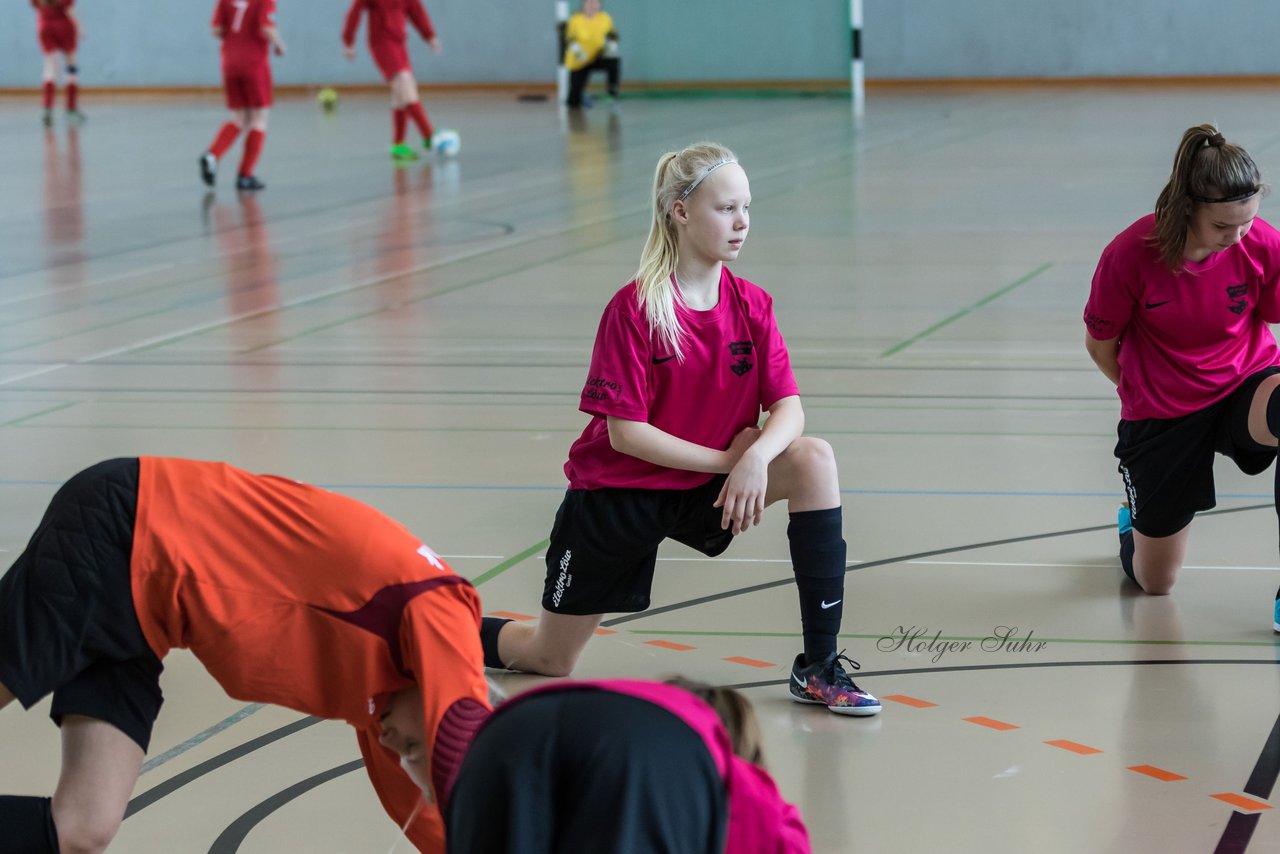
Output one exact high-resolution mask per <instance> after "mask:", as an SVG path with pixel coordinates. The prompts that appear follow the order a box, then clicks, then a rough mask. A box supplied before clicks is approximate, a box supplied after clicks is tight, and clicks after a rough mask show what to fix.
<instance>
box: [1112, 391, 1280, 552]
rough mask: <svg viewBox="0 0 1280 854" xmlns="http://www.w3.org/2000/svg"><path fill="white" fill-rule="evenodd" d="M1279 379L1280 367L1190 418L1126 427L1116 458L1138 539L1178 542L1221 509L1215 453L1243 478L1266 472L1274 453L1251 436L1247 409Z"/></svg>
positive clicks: (1118, 430)
mask: <svg viewBox="0 0 1280 854" xmlns="http://www.w3.org/2000/svg"><path fill="white" fill-rule="evenodd" d="M1277 373H1280V366H1275V367H1270V368H1265V369H1263V370H1261V371H1258V372H1257V373H1255V374H1251V375H1250V376H1249V377H1248V378H1247V379H1246V380H1245V381H1244V382H1243V383H1241V384H1240V385H1239V387H1238V388H1236V390H1235V391H1233V392H1231V394H1229V395H1227V396H1226V397H1225V398H1223V399H1222V400H1220V401H1218V402H1217V403H1215V404H1212V405H1211V406H1207V407H1205V408H1204V409H1201V410H1200V411H1199V412H1193V413H1191V414H1190V415H1183V416H1181V417H1179V418H1148V419H1144V420H1141V421H1123V420H1122V421H1121V422H1120V425H1119V427H1117V428H1116V433H1117V435H1118V436H1119V441H1118V442H1117V443H1116V451H1115V454H1116V458H1117V459H1119V460H1120V465H1119V466H1118V469H1119V471H1120V476H1121V477H1122V478H1124V488H1125V492H1126V493H1127V495H1128V498H1129V506H1130V508H1131V509H1132V511H1133V527H1134V528H1135V529H1137V531H1138V532H1139V533H1141V534H1143V535H1145V536H1148V537H1167V536H1170V535H1171V534H1176V533H1177V532H1178V531H1181V530H1182V529H1183V528H1185V527H1186V526H1187V525H1188V524H1190V523H1191V519H1192V518H1193V517H1194V516H1195V514H1196V513H1198V512H1200V511H1202V510H1209V509H1211V508H1213V507H1214V505H1215V504H1217V496H1216V494H1215V492H1214V485H1213V455H1214V453H1215V452H1217V453H1219V454H1222V455H1224V456H1227V457H1230V458H1231V459H1232V461H1233V462H1235V464H1236V466H1238V467H1239V469H1240V470H1241V471H1242V472H1244V473H1245V474H1249V475H1254V474H1259V473H1261V472H1263V471H1266V469H1267V467H1268V466H1269V465H1271V463H1272V461H1274V460H1275V458H1276V449H1275V448H1272V447H1268V446H1266V445H1259V444H1258V443H1257V442H1255V441H1254V440H1253V439H1252V437H1250V436H1249V408H1250V406H1251V405H1252V403H1253V395H1254V393H1255V392H1256V391H1257V390H1258V386H1259V385H1260V384H1261V383H1262V381H1263V380H1264V379H1266V378H1267V377H1269V376H1272V375H1273V374H1277Z"/></svg>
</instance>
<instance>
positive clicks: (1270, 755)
mask: <svg viewBox="0 0 1280 854" xmlns="http://www.w3.org/2000/svg"><path fill="white" fill-rule="evenodd" d="M1161 664H1265V665H1271V666H1272V667H1275V666H1280V659H1275V658H1244V659H1237V658H1199V659H1197V658H1189V659H1187V658H1184V659H1150V658H1148V659H1131V660H1128V661H1041V662H1023V663H1019V664H974V665H957V666H952V667H919V668H906V669H904V670H877V671H869V672H867V673H862V672H859V673H858V678H859V679H861V678H864V677H867V676H903V675H909V674H916V673H960V672H968V671H974V670H1019V669H1029V668H1034V667H1118V666H1151V665H1161ZM786 684H788V680H786V679H770V680H767V681H765V682H742V683H740V684H737V685H727V686H725V687H727V688H733V689H734V690H737V691H742V690H745V689H747V688H767V687H776V686H780V685H786ZM1278 777H1280V718H1276V722H1275V724H1274V725H1273V726H1272V727H1271V734H1270V735H1269V736H1267V741H1266V743H1265V744H1264V745H1263V747H1262V753H1261V755H1259V756H1258V761H1257V762H1256V763H1255V764H1254V766H1253V773H1252V774H1250V775H1249V781H1248V782H1247V783H1245V786H1244V789H1243V790H1242V791H1243V792H1244V793H1245V794H1247V795H1253V796H1254V797H1256V798H1262V799H1264V800H1267V799H1269V798H1270V797H1271V791H1272V789H1273V788H1275V784H1276V779H1277V778H1278ZM1261 818H1262V813H1251V814H1247V815H1246V814H1245V813H1242V812H1240V811H1238V810H1237V811H1235V812H1233V813H1232V814H1231V818H1230V819H1228V821H1227V826H1226V827H1225V828H1224V829H1223V831H1222V838H1221V839H1219V840H1218V846H1217V847H1216V848H1214V849H1213V851H1214V854H1244V852H1245V850H1246V849H1248V847H1249V841H1250V840H1251V839H1252V838H1253V831H1254V830H1255V829H1256V828H1257V826H1258V822H1259V821H1260V820H1261Z"/></svg>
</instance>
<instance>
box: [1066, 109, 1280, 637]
mask: <svg viewBox="0 0 1280 854" xmlns="http://www.w3.org/2000/svg"><path fill="white" fill-rule="evenodd" d="M1265 192H1266V187H1265V186H1264V185H1263V183H1262V179H1261V177H1260V175H1259V173H1258V167H1257V166H1256V165H1255V164H1254V162H1253V159H1252V158H1250V157H1249V154H1248V153H1247V152H1246V151H1245V150H1244V149H1243V148H1241V147H1240V146H1238V145H1235V144H1233V143H1229V142H1227V140H1226V139H1225V138H1224V137H1223V135H1222V134H1221V133H1219V132H1218V129H1217V128H1216V127H1214V126H1213V125H1208V124H1205V125H1199V126H1197V127H1193V128H1190V129H1189V130H1187V131H1186V133H1184V134H1183V136H1182V142H1181V144H1180V145H1179V146H1178V151H1177V154H1176V155H1175V157H1174V161H1173V173H1172V174H1171V175H1170V177H1169V182H1168V184H1166V185H1165V188H1164V190H1163V191H1161V193H1160V196H1159V198H1158V199H1156V207H1155V213H1153V214H1148V215H1147V216H1145V217H1143V218H1142V219H1140V220H1138V221H1137V222H1135V223H1134V224H1133V225H1131V226H1129V227H1128V228H1127V229H1125V230H1124V231H1123V232H1121V233H1120V234H1119V235H1118V236H1117V237H1116V238H1115V239H1114V240H1113V241H1111V244H1110V245H1109V246H1107V248H1106V250H1105V251H1104V252H1103V253H1102V259H1101V260H1100V261H1099V262H1098V269H1097V272H1095V273H1094V276H1093V287H1092V290H1091V291H1090V294H1089V301H1088V304H1087V305H1086V306H1085V311H1084V322H1085V327H1086V329H1087V330H1088V334H1087V335H1086V336H1085V348H1086V349H1087V350H1088V352H1089V355H1090V356H1091V357H1092V358H1093V361H1094V362H1095V363H1096V364H1097V365H1098V368H1099V370H1101V371H1102V373H1103V374H1105V375H1106V377H1107V379H1109V380H1111V382H1113V383H1115V384H1116V387H1117V389H1118V391H1119V395H1120V419H1121V420H1120V425H1119V427H1118V429H1117V433H1118V436H1119V441H1118V443H1117V444H1116V450H1115V453H1116V457H1117V458H1118V459H1119V460H1120V465H1119V470H1120V475H1121V476H1122V477H1123V479H1124V486H1125V491H1126V493H1127V498H1128V503H1127V505H1126V506H1124V507H1121V509H1120V518H1119V523H1120V561H1121V566H1122V567H1123V568H1124V571H1125V574H1126V575H1128V576H1129V578H1131V579H1133V580H1134V581H1135V582H1136V583H1137V584H1138V586H1140V587H1141V588H1142V589H1143V590H1144V591H1146V592H1147V593H1151V594H1155V595H1164V594H1167V593H1169V591H1170V590H1171V589H1172V588H1173V584H1174V581H1175V579H1176V578H1177V574H1178V570H1179V569H1180V568H1181V567H1182V562H1183V558H1184V557H1185V555H1186V550H1187V536H1188V533H1189V531H1190V524H1191V519H1192V518H1193V517H1194V516H1195V514H1196V513H1197V512H1198V511H1201V510H1208V509H1209V508H1211V507H1213V506H1214V504H1215V503H1216V497H1215V494H1214V486H1213V460H1214V453H1215V452H1217V453H1220V454H1224V455H1226V456H1228V457H1230V458H1231V459H1232V461H1234V462H1235V464H1236V465H1237V466H1238V467H1239V468H1240V470H1241V471H1243V472H1245V473H1246V474H1259V473H1261V472H1262V471H1265V470H1266V468H1267V466H1269V465H1271V462H1272V460H1274V459H1275V457H1276V445H1277V439H1276V437H1277V436H1280V395H1277V394H1275V391H1276V388H1277V387H1278V386H1280V348H1278V347H1277V346H1276V339H1275V336H1274V335H1273V334H1272V332H1271V329H1270V327H1269V324H1272V323H1276V322H1280V233H1278V232H1277V231H1276V229H1275V228H1273V227H1272V226H1271V225H1270V224H1269V223H1267V222H1265V221H1264V220H1262V219H1261V218H1259V217H1258V204H1259V201H1260V199H1261V198H1262V196H1263V194H1264V193H1265ZM1277 477H1278V478H1280V471H1278V472H1277ZM1276 494H1277V496H1280V479H1278V480H1277V483H1276ZM1275 629H1276V630H1277V631H1280V595H1278V596H1277V599H1276V611H1275Z"/></svg>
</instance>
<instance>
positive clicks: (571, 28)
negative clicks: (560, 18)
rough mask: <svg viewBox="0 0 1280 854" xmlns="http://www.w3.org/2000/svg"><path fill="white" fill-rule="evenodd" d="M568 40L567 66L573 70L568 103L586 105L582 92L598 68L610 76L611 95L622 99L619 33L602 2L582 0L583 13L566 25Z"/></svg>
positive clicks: (570, 70)
mask: <svg viewBox="0 0 1280 854" xmlns="http://www.w3.org/2000/svg"><path fill="white" fill-rule="evenodd" d="M564 39H565V51H564V65H565V68H567V69H569V99H568V100H567V101H566V102H565V103H566V104H567V105H568V106H570V107H581V106H583V98H582V90H583V89H585V88H586V85H587V78H588V77H590V76H591V72H592V71H594V70H596V69H600V70H603V71H604V72H605V74H607V75H608V78H609V96H610V97H612V98H616V97H618V74H619V60H618V31H617V30H615V29H614V28H613V19H612V18H610V17H609V14H608V13H607V12H602V11H600V0H582V9H581V11H579V12H577V13H575V14H573V15H571V16H570V17H569V22H568V24H566V25H565V31H564ZM589 105H590V102H588V106H589Z"/></svg>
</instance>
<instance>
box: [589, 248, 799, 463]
mask: <svg viewBox="0 0 1280 854" xmlns="http://www.w3.org/2000/svg"><path fill="white" fill-rule="evenodd" d="M676 312H677V315H678V316H679V318H680V325H681V327H683V329H684V330H685V338H684V343H683V345H682V346H683V349H684V361H681V360H680V359H678V358H676V355H675V353H673V352H671V351H670V350H669V349H668V348H667V347H666V345H664V344H662V343H660V342H658V341H656V340H655V339H654V337H653V336H651V335H650V334H649V325H648V322H647V321H646V320H645V316H644V312H643V311H642V310H641V308H640V305H639V302H638V300H637V298H636V283H635V282H634V281H633V282H630V283H629V284H627V285H626V286H625V287H624V288H622V290H620V291H618V292H617V293H616V294H614V297H613V299H612V300H610V301H609V305H608V307H606V308H605V310H604V317H602V318H601V319H600V328H599V330H597V332H596V343H595V348H594V350H593V351H592V353H591V368H590V370H589V371H588V373H587V382H586V385H585V386H584V387H583V389H582V398H581V403H580V404H579V407H578V408H579V409H581V410H582V411H583V412H585V413H587V414H588V415H592V416H594V417H593V418H592V419H591V423H590V424H588V425H587V428H586V430H584V431H583V432H582V435H581V436H580V437H578V440H577V441H576V442H574V443H573V446H572V447H571V448H570V449H569V461H568V462H566V463H565V466H564V472H565V474H566V475H567V476H568V478H569V487H570V488H571V489H599V488H601V487H638V488H642V489H691V488H693V487H696V486H700V485H702V484H704V483H706V482H707V481H708V480H710V479H711V475H710V474H707V473H705V472H695V471H683V470H681V469H671V468H666V467H664V466H659V465H655V464H653V463H650V462H645V461H644V460H642V459H639V458H638V457H632V456H629V455H627V454H623V453H620V452H618V451H615V450H614V449H613V447H612V446H611V445H610V444H609V425H608V422H607V421H606V418H607V417H608V416H613V417H615V418H623V419H626V420H628V421H646V422H648V423H650V424H652V425H653V426H655V427H657V428H658V429H659V430H663V431H664V432H667V433H670V434H671V435H673V436H676V437H678V438H680V439H684V440H685V441H688V442H693V443H695V444H698V445H702V446H704V447H708V448H715V449H717V450H724V449H726V448H728V447H729V443H730V442H731V441H733V437H734V436H735V435H737V434H738V432H739V431H740V430H742V429H743V428H744V427H754V426H755V425H756V424H758V423H759V420H760V412H761V410H762V409H768V408H769V407H770V406H773V404H775V403H777V402H778V401H779V400H781V399H782V398H784V397H790V396H792V395H796V394H799V393H800V390H799V387H798V386H797V385H796V380H795V377H794V376H793V375H792V373H791V358H790V356H788V355H787V345H786V344H785V343H784V342H783V340H782V335H781V333H779V332H778V325H777V323H776V321H775V320H774V317H773V300H772V298H770V296H769V295H768V294H767V293H765V292H764V291H763V290H761V289H760V288H758V287H756V286H755V285H753V284H751V283H750V282H748V281H747V280H746V279H739V278H737V277H736V276H734V275H733V274H732V273H730V272H729V270H728V268H724V270H723V272H722V273H721V275H720V302H719V303H718V304H717V305H716V307H715V308H713V309H711V310H709V311H691V310H689V309H686V308H683V307H677V309H676Z"/></svg>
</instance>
